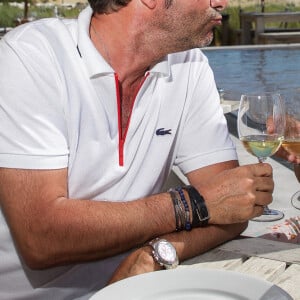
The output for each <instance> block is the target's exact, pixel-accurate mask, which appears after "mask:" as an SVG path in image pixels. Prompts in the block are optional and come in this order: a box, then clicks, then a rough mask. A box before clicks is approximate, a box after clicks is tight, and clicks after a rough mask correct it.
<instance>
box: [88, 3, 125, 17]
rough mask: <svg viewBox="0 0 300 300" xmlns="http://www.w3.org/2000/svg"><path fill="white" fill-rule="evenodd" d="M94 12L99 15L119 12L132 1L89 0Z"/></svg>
mask: <svg viewBox="0 0 300 300" xmlns="http://www.w3.org/2000/svg"><path fill="white" fill-rule="evenodd" d="M88 1H89V4H90V6H91V8H92V10H93V12H95V13H98V14H103V13H111V12H114V11H118V10H119V9H120V8H122V7H124V6H126V5H127V4H128V3H129V2H130V1H131V0H88Z"/></svg>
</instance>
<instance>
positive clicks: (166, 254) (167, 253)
mask: <svg viewBox="0 0 300 300" xmlns="http://www.w3.org/2000/svg"><path fill="white" fill-rule="evenodd" d="M157 252H158V255H159V256H160V258H161V259H162V260H164V261H165V262H166V263H173V262H175V261H176V250H175V248H174V247H173V246H172V244H170V243H168V242H167V241H160V242H159V243H158V247H157Z"/></svg>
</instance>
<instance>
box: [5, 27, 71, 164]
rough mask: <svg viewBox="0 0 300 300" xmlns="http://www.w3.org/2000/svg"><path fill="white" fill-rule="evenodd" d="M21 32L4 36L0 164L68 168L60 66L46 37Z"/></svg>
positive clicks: (17, 31)
mask: <svg viewBox="0 0 300 300" xmlns="http://www.w3.org/2000/svg"><path fill="white" fill-rule="evenodd" d="M10 34H11V35H10ZM19 35H20V31H19V30H16V32H15V31H13V32H10V33H8V34H7V36H5V37H4V38H3V39H2V40H1V42H0V65H1V68H0V122H1V129H0V167H7V168H24V169H56V168H64V167H66V166H67V161H68V145H67V130H66V124H65V118H64V109H63V104H62V95H61V90H62V88H61V81H60V76H59V71H58V69H56V65H55V61H54V59H53V58H52V57H51V51H50V46H48V47H47V44H46V42H45V41H43V40H39V41H37V42H35V43H32V37H31V40H30V39H29V38H28V40H26V35H24V37H23V38H22V39H21V38H19ZM37 38H38V37H37Z"/></svg>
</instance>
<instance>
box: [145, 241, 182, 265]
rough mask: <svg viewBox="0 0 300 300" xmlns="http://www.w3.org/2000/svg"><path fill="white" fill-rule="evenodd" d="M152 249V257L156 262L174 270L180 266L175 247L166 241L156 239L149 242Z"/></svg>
mask: <svg viewBox="0 0 300 300" xmlns="http://www.w3.org/2000/svg"><path fill="white" fill-rule="evenodd" d="M149 245H150V246H151V247H152V255H153V258H154V259H155V261H156V262H157V263H158V264H159V265H161V266H163V267H165V269H174V268H176V267H177V266H178V264H179V261H178V256H177V253H176V249H175V247H174V246H173V245H172V244H171V243H170V242H168V241H167V240H165V239H160V238H156V239H154V240H152V241H150V242H149Z"/></svg>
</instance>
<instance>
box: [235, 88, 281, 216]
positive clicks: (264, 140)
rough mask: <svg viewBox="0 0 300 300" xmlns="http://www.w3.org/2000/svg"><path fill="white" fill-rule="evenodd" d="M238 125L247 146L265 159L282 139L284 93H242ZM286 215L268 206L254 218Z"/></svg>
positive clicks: (276, 148)
mask: <svg viewBox="0 0 300 300" xmlns="http://www.w3.org/2000/svg"><path fill="white" fill-rule="evenodd" d="M271 125H272V126H271ZM270 126H271V127H270ZM237 128H238V134H239V138H240V140H241V141H242V143H243V146H244V147H245V149H246V150H247V151H248V152H249V153H250V154H252V155H254V156H256V157H257V158H258V161H259V162H264V161H265V160H266V159H267V158H268V157H270V156H272V155H273V154H274V153H275V152H276V151H277V150H278V149H279V148H280V145H281V143H282V141H283V135H284V128H285V110H284V103H283V99H282V97H281V95H280V94H278V93H275V92H274V93H271V92H270V93H261V94H244V95H242V96H241V100H240V106H239V111H238V117H237ZM283 217H284V214H283V212H281V211H278V210H274V209H270V208H268V207H267V206H266V207H265V208H264V212H263V214H262V215H261V216H259V217H256V218H254V219H252V220H253V221H261V222H268V221H275V220H280V219H282V218H283Z"/></svg>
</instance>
